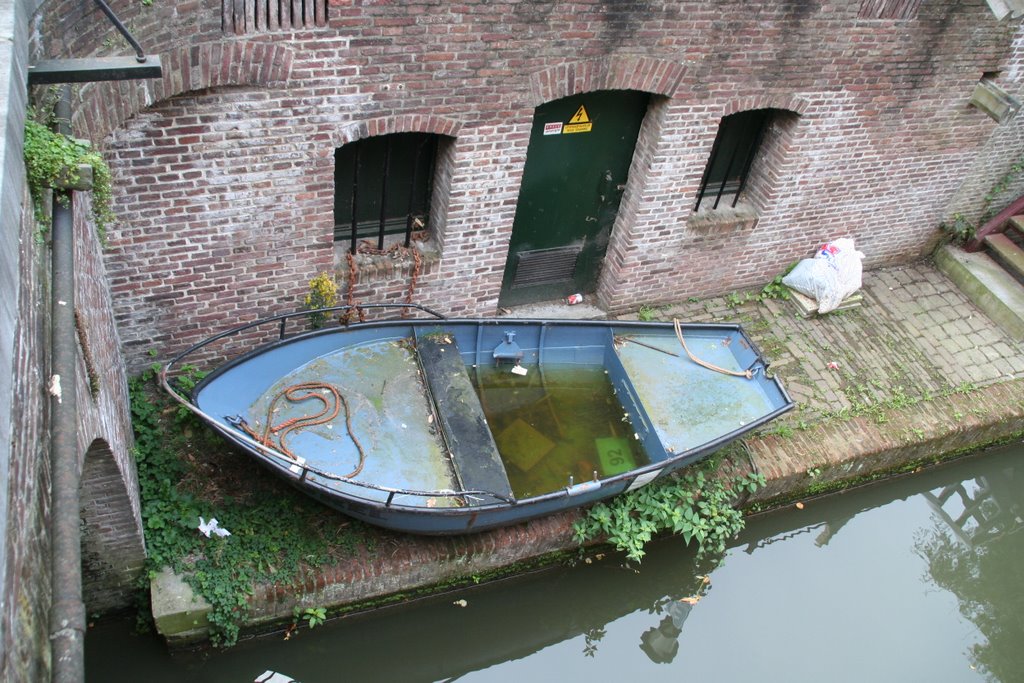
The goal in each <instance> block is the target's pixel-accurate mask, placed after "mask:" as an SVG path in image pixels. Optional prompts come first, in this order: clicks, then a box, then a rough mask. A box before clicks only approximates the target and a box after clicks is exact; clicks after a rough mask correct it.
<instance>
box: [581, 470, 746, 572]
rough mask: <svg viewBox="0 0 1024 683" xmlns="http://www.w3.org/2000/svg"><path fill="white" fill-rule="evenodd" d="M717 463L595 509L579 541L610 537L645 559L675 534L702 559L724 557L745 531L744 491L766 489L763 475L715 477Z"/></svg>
mask: <svg viewBox="0 0 1024 683" xmlns="http://www.w3.org/2000/svg"><path fill="white" fill-rule="evenodd" d="M712 466H713V465H698V466H697V467H695V468H689V469H688V470H687V471H686V472H684V473H682V474H678V475H676V476H673V477H666V478H663V479H659V480H657V481H655V482H652V483H651V484H648V485H647V486H644V487H643V488H639V489H636V490H634V491H629V492H627V493H624V494H622V495H619V496H616V497H615V498H612V499H611V500H610V501H607V502H602V503H598V504H596V505H594V506H593V507H591V508H590V509H589V510H588V511H587V513H586V515H585V516H584V517H583V518H582V519H580V520H578V521H577V522H576V525H575V529H574V531H575V534H576V540H577V541H578V542H579V543H581V544H582V543H585V542H587V541H589V540H592V539H595V538H600V537H604V538H606V539H607V541H608V542H609V543H611V544H613V545H614V546H615V548H616V549H617V550H619V551H622V552H625V553H626V557H627V558H629V559H630V560H634V561H636V562H639V561H641V559H642V558H643V556H644V555H645V553H646V551H645V550H644V546H645V545H646V544H647V543H648V541H650V540H651V539H653V538H654V537H655V536H656V535H658V534H660V533H663V532H668V531H671V532H672V533H674V534H678V535H680V536H682V537H683V540H684V541H685V542H686V543H687V544H689V543H691V542H695V543H696V544H697V550H698V555H699V556H701V557H703V556H708V555H720V554H722V553H724V552H725V547H726V543H727V542H728V541H729V539H731V538H733V537H734V536H735V535H736V534H738V533H739V532H740V531H741V530H742V529H743V514H742V513H741V512H740V511H739V510H737V509H736V507H735V506H734V503H735V501H736V498H737V496H738V495H739V494H741V493H752V492H754V491H756V490H757V489H758V488H760V487H762V486H764V485H765V480H764V476H763V475H761V474H747V475H744V476H741V477H735V478H733V479H732V480H731V481H730V482H728V483H725V482H722V481H721V480H720V479H719V478H716V477H712V476H709V473H708V472H706V470H709V469H710V467H712Z"/></svg>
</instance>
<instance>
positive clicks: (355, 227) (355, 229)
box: [349, 147, 360, 254]
mask: <svg viewBox="0 0 1024 683" xmlns="http://www.w3.org/2000/svg"><path fill="white" fill-rule="evenodd" d="M359 150H360V148H359V147H356V153H355V154H354V155H353V157H352V231H351V237H350V239H349V242H350V244H349V251H350V252H352V253H353V254H354V253H356V239H357V237H358V235H359V218H358V216H357V214H356V207H357V205H358V203H359V202H358V197H359Z"/></svg>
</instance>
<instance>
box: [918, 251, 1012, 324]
mask: <svg viewBox="0 0 1024 683" xmlns="http://www.w3.org/2000/svg"><path fill="white" fill-rule="evenodd" d="M935 265H936V266H937V267H938V268H939V270H941V271H942V272H943V273H945V274H946V276H947V277H949V279H950V280H952V281H953V282H954V283H956V285H957V287H959V288H960V290H961V291H962V292H963V293H964V294H966V295H967V297H968V298H969V299H970V300H971V301H973V302H974V304H975V305H976V306H977V307H978V308H980V309H981V310H982V311H983V312H984V313H985V315H987V316H988V317H989V318H991V319H992V320H993V321H994V322H995V323H996V324H997V325H999V326H1000V327H1002V328H1003V329H1004V330H1006V332H1007V333H1008V334H1010V335H1012V336H1013V337H1014V338H1015V339H1019V340H1024V286H1022V285H1021V284H1020V283H1019V282H1017V280H1015V279H1014V278H1013V277H1012V276H1011V275H1010V274H1009V273H1007V272H1006V271H1005V270H1003V269H1002V268H1001V267H1000V266H999V264H998V263H996V262H995V260H994V259H992V257H990V256H988V255H987V254H985V253H982V252H977V253H973V254H972V253H968V252H966V251H964V250H963V249H960V248H959V247H955V246H953V245H950V244H947V245H946V246H944V247H942V248H941V249H939V250H938V251H937V252H935Z"/></svg>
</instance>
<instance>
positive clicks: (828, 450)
mask: <svg viewBox="0 0 1024 683" xmlns="http://www.w3.org/2000/svg"><path fill="white" fill-rule="evenodd" d="M879 420H883V421H879ZM1022 432H1024V379H1018V380H1013V381H1008V382H1005V383H1000V384H992V385H989V386H987V387H983V388H981V389H978V390H975V391H971V392H969V393H965V394H951V395H948V396H943V397H940V398H936V399H933V400H931V401H921V402H918V403H915V404H912V405H909V406H907V407H904V408H900V409H898V410H890V411H887V412H885V413H877V414H875V415H874V416H873V417H854V418H850V419H847V420H833V421H830V422H826V423H823V424H821V425H818V426H817V427H814V428H812V429H808V430H806V431H797V432H794V433H793V434H792V436H779V435H777V434H768V435H763V436H760V437H758V438H754V439H751V440H749V441H748V442H747V445H748V447H749V449H750V452H751V454H752V459H753V462H754V463H755V465H756V466H757V467H758V469H759V470H760V471H761V472H762V473H763V474H764V475H765V477H766V479H767V480H768V485H767V487H766V488H764V489H762V490H761V491H758V492H757V493H756V494H755V495H754V496H753V497H752V498H751V499H750V500H749V501H748V503H759V504H761V505H762V506H764V507H763V508H762V509H770V508H771V507H772V506H773V505H781V504H784V503H785V502H788V501H790V500H794V499H796V498H800V497H804V496H808V495H812V494H813V493H815V492H820V491H825V490H834V489H839V488H843V487H844V486H849V485H853V484H859V483H862V482H863V481H864V480H866V479H870V478H872V477H878V478H880V477H883V476H886V475H888V474H892V473H894V472H898V471H900V470H902V469H905V468H907V467H909V466H914V465H918V464H921V463H924V464H927V463H937V462H940V461H942V460H945V459H948V458H951V457H954V456H956V455H960V454H963V453H965V452H968V451H971V450H975V449H978V448H982V447H984V446H987V445H991V444H994V443H997V442H1000V441H1004V440H1007V439H1009V438H1011V437H1014V436H1016V435H1018V434H1020V433H1022ZM578 515H579V513H578V512H570V513H566V514H561V515H555V516H550V517H546V518H543V519H539V520H534V521H532V522H529V523H527V524H522V525H518V526H514V527H509V528H505V529H497V530H494V531H491V532H485V533H482V534H476V535H470V536H460V537H451V538H425V537H413V536H403V537H398V539H397V540H396V542H395V545H394V547H382V548H377V549H376V551H375V553H373V555H372V556H361V557H356V558H353V559H351V560H349V561H346V562H344V563H340V564H338V565H335V566H332V567H328V568H325V569H323V570H321V571H319V572H318V573H316V574H314V575H312V576H310V577H309V578H308V579H307V581H306V582H305V583H304V584H303V585H301V586H299V587H294V586H278V585H262V586H256V587H255V590H254V593H253V596H252V598H251V599H250V611H249V617H248V620H247V623H246V625H245V627H244V628H245V629H246V630H249V631H254V630H261V629H263V630H265V629H267V628H268V626H269V625H271V624H274V623H280V624H284V623H288V622H290V620H291V619H292V614H293V609H294V608H295V607H296V606H309V605H311V604H314V605H317V606H324V607H327V608H328V609H329V611H331V612H337V611H338V610H343V609H351V610H358V609H362V608H370V607H373V606H376V605H378V604H381V603H384V602H387V601H396V600H401V599H405V598H409V597H415V596H417V595H419V594H426V593H430V592H440V591H443V590H445V589H446V588H447V587H450V586H451V585H452V584H453V583H458V582H461V581H467V580H471V577H473V576H478V575H486V574H488V573H491V572H495V571H499V570H502V569H508V570H509V571H510V572H511V571H514V570H515V568H516V566H517V565H518V566H523V565H526V564H528V563H531V562H536V561H538V560H539V559H541V558H544V557H551V556H556V555H557V554H558V553H563V552H572V551H575V550H576V549H577V547H578V546H577V544H576V541H575V540H574V538H573V529H572V527H573V522H574V521H575V520H576V519H577V517H578ZM168 573H169V572H168ZM158 583H159V587H158V585H157V584H158ZM158 596H159V602H158ZM206 609H208V607H207V608H206ZM203 610H204V607H203V603H202V601H201V600H197V599H196V598H195V597H194V596H193V595H192V592H191V589H189V588H188V586H187V585H184V583H183V582H182V581H181V580H180V579H179V578H177V577H168V576H164V575H161V576H160V577H158V579H157V581H156V582H154V590H153V613H154V618H155V619H156V622H157V627H158V629H159V631H160V633H162V634H163V635H164V636H165V637H166V638H167V641H168V643H169V645H171V646H172V647H173V646H176V645H184V644H189V643H195V642H196V641H198V640H201V639H202V638H204V637H205V620H204V618H203V617H204V611H203Z"/></svg>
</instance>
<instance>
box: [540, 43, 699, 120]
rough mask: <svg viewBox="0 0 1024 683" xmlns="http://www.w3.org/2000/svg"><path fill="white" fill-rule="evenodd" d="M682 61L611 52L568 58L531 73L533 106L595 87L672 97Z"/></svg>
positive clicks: (680, 71) (678, 81)
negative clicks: (588, 57)
mask: <svg viewBox="0 0 1024 683" xmlns="http://www.w3.org/2000/svg"><path fill="white" fill-rule="evenodd" d="M686 70H687V67H686V65H685V64H682V63H681V62H675V61H671V60H668V59H657V58H654V57H646V56H643V55H611V56H608V57H602V58H599V59H591V60H586V61H579V62H567V63H565V64H559V65H557V66H553V67H550V68H548V69H544V70H543V71H538V72H535V73H533V74H532V75H531V76H530V102H529V104H530V105H531V106H533V107H536V106H539V105H541V104H544V103H545V102H550V101H552V100H559V99H562V98H563V97H569V96H570V95H576V94H579V93H584V92H593V91H595V90H638V91H640V92H646V93H651V94H654V95H663V96H665V97H672V96H673V95H675V92H676V89H677V88H678V87H679V84H680V81H681V80H682V78H683V76H684V75H685V73H686Z"/></svg>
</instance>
